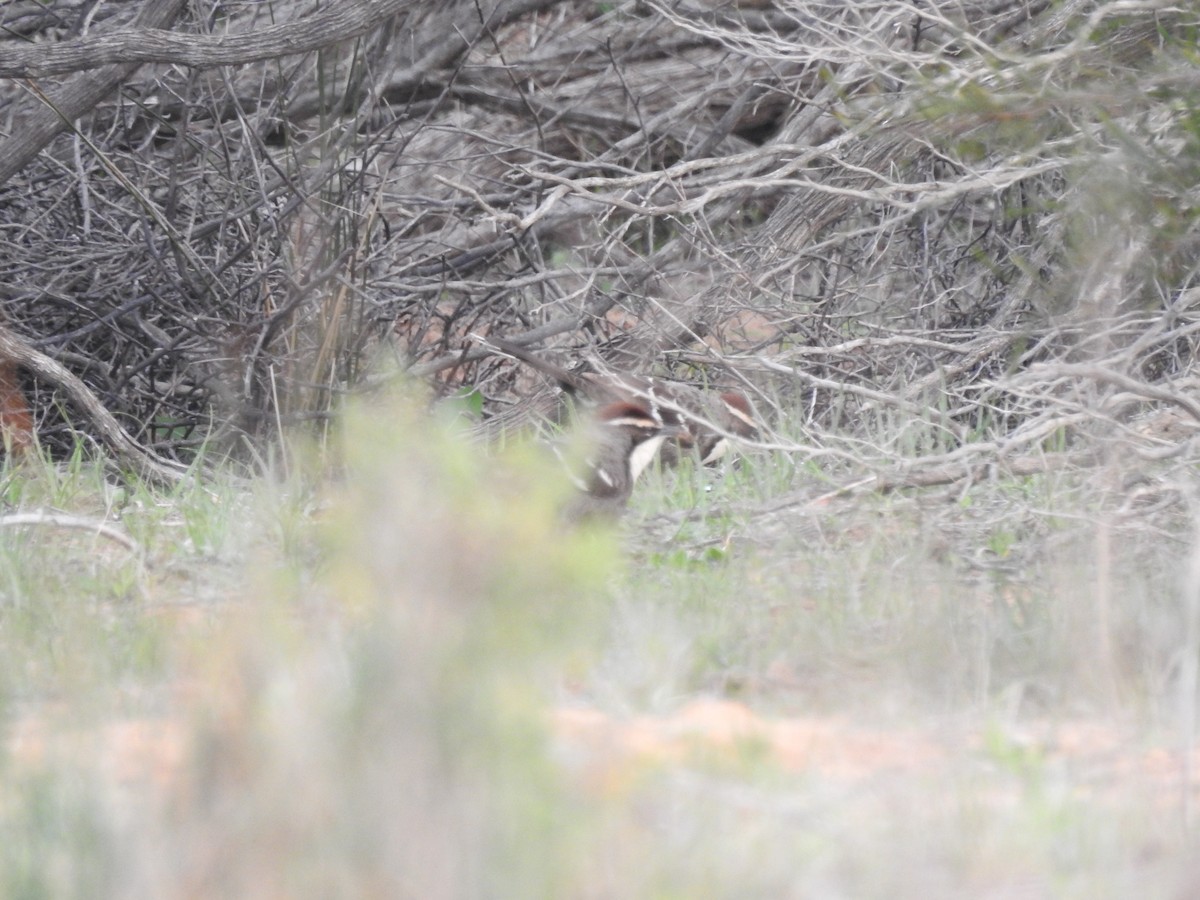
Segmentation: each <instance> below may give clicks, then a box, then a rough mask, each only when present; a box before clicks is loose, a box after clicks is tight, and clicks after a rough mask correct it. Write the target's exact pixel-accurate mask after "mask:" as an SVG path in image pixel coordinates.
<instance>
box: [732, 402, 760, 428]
mask: <svg viewBox="0 0 1200 900" xmlns="http://www.w3.org/2000/svg"><path fill="white" fill-rule="evenodd" d="M725 408H726V409H727V410H729V413H730V415H733V416H735V417H736V418H739V419H741V420H742V421H743V422H745V423H746V424H747V425H749V426H750V427H751V428H754V429H757V428H758V423H757V422H755V421H754V419H753V418H751V417H750V416H748V415H747V414H746V413H745V412H743V411H742V410H740V409H738V408H737V407H736V406H734V405H733V404H732V403H726V404H725Z"/></svg>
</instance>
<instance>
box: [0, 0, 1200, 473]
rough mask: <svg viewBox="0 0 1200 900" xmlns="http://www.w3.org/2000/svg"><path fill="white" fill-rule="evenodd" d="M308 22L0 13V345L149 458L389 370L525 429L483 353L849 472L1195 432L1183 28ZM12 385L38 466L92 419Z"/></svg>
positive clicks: (912, 14) (773, 6)
mask: <svg viewBox="0 0 1200 900" xmlns="http://www.w3.org/2000/svg"><path fill="white" fill-rule="evenodd" d="M337 10H338V17H331V18H329V19H328V20H326V19H320V20H318V21H317V25H319V26H320V27H319V28H315V29H314V27H312V26H313V17H319V16H322V15H327V14H328V10H324V9H323V6H322V5H320V4H312V5H310V4H308V3H302V2H289V0H263V2H247V3H230V2H220V3H218V2H213V0H193V2H192V3H190V4H189V5H187V6H186V7H185V6H184V4H182V3H181V2H179V0H144V2H142V0H139V2H133V0H128V2H115V0H114V2H109V3H105V4H100V5H96V4H93V3H90V2H83V0H58V2H52V3H43V2H15V3H9V4H5V5H4V6H3V7H2V8H0V26H3V28H2V30H0V74H4V75H7V76H10V79H11V80H9V81H6V82H0V88H2V90H0V111H2V117H0V123H2V124H0V127H2V128H3V134H4V140H3V149H2V150H0V160H8V161H9V163H8V165H9V169H15V170H14V171H12V172H11V173H9V174H7V177H6V179H5V180H4V181H3V183H2V184H0V302H2V303H3V317H4V323H5V324H4V325H3V326H2V327H6V328H9V329H11V331H12V332H13V333H14V334H15V335H18V336H20V337H21V338H22V339H23V340H24V342H25V343H26V344H28V345H30V346H31V347H32V348H33V349H34V350H37V351H40V352H41V353H43V354H45V355H46V356H47V357H49V358H51V359H53V360H55V361H57V362H59V363H61V364H62V365H64V366H66V367H67V368H68V369H69V370H71V371H73V372H74V373H76V374H77V375H78V376H80V377H81V378H82V379H83V380H84V382H85V383H86V384H87V385H89V386H90V388H91V389H92V390H93V391H94V392H95V394H96V395H97V396H98V398H99V399H100V400H101V402H102V403H103V404H104V405H105V406H106V407H107V408H108V409H110V410H111V411H113V412H114V413H116V414H117V416H118V418H119V419H120V420H121V421H122V422H123V423H124V425H125V427H126V428H127V429H128V430H129V431H130V432H131V433H132V434H133V435H134V436H135V437H136V439H137V440H138V441H140V442H141V443H142V444H143V445H144V446H147V447H152V448H154V449H155V450H156V451H157V452H159V453H161V454H163V455H166V456H173V457H176V458H186V457H187V455H188V454H189V453H190V452H191V450H192V449H193V448H194V447H196V446H197V445H199V444H201V443H208V444H210V445H214V446H218V447H236V446H238V445H239V443H240V442H241V441H242V439H243V438H244V437H245V436H247V435H248V436H251V437H259V436H262V435H264V434H269V433H271V432H272V431H273V430H274V429H276V428H277V427H278V426H279V425H280V424H281V423H282V424H287V423H293V422H298V421H318V422H319V421H323V420H324V419H325V417H326V416H327V415H328V413H329V412H330V411H331V410H332V409H333V408H335V407H336V404H337V400H338V398H339V397H340V396H341V395H343V394H344V392H346V391H348V390H353V389H355V388H357V387H359V386H361V383H362V381H363V379H364V373H367V372H369V371H370V364H375V363H379V362H380V361H381V359H386V358H394V359H396V360H398V361H399V362H400V364H401V365H402V366H403V367H405V368H408V369H409V370H410V371H411V372H412V373H414V374H416V375H418V376H420V377H422V378H426V379H428V380H430V381H431V383H433V384H434V385H435V387H436V389H437V390H438V391H439V392H441V393H443V394H446V393H454V392H461V391H463V390H474V391H476V393H475V394H474V395H473V396H474V397H475V398H476V400H477V401H478V404H477V405H479V406H480V407H481V414H482V415H483V416H484V417H485V418H488V419H489V420H491V421H497V422H506V423H509V422H512V421H519V420H520V419H521V418H522V417H523V416H525V415H526V414H527V413H528V412H529V411H530V410H532V409H535V408H536V406H537V404H536V402H534V401H536V400H537V399H538V397H537V395H538V392H539V391H540V390H542V389H543V387H542V386H541V385H539V384H538V383H537V382H536V381H534V380H533V379H531V378H530V377H529V376H527V375H526V374H524V373H521V372H520V371H519V369H518V368H517V367H516V366H515V365H513V364H512V363H511V362H510V361H508V360H504V359H497V358H496V357H494V356H490V355H488V354H487V353H486V351H484V350H483V349H481V348H480V347H479V345H478V342H477V340H476V337H477V336H479V335H486V334H488V333H493V332H494V333H500V334H504V335H506V336H508V337H510V338H512V337H515V338H517V339H520V340H527V341H529V342H530V343H532V344H537V345H540V346H544V347H546V348H548V349H549V350H550V352H552V353H558V354H559V355H560V357H561V358H565V359H573V358H576V357H578V356H580V355H585V356H587V357H588V358H590V359H592V360H593V361H594V362H595V361H603V362H607V363H610V364H613V365H620V366H624V367H632V368H636V369H641V370H653V371H657V372H665V373H668V374H673V375H676V376H678V377H683V378H689V379H695V380H706V381H718V382H736V383H739V384H741V385H742V387H743V389H745V390H747V391H749V392H751V393H752V394H753V395H754V397H755V398H756V400H757V402H758V404H759V406H760V408H761V409H762V411H763V412H764V414H765V415H766V417H767V418H768V419H769V420H772V421H776V422H778V421H780V418H779V417H780V415H781V414H784V413H786V415H787V421H788V422H790V423H791V427H789V429H787V431H786V434H782V435H780V436H779V439H778V440H776V441H775V442H774V443H776V444H777V445H782V446H790V447H792V448H793V449H796V450H797V452H805V451H806V450H812V449H813V448H816V447H820V448H822V452H824V453H826V454H831V455H832V456H834V457H837V458H841V459H846V460H852V461H856V462H865V463H868V464H870V465H872V466H874V467H878V466H879V465H881V464H887V463H893V462H897V461H900V460H905V459H909V460H911V459H912V458H914V457H916V456H918V455H919V456H921V457H922V458H923V459H925V460H927V461H928V464H929V465H931V466H943V467H944V466H946V465H951V466H958V465H960V464H962V465H965V466H967V467H968V468H969V467H970V466H973V465H975V464H976V463H977V462H978V463H983V462H986V463H988V464H991V463H993V462H995V461H997V460H999V461H1008V462H1014V461H1016V462H1019V463H1021V464H1023V465H1026V466H1029V465H1030V464H1031V463H1030V459H1031V458H1034V457H1036V458H1038V459H1042V460H1045V459H1049V457H1047V456H1044V453H1045V452H1046V451H1047V450H1048V449H1055V450H1062V451H1070V452H1071V453H1073V454H1074V455H1073V456H1071V459H1072V460H1074V461H1081V460H1084V459H1094V458H1096V457H1097V454H1098V451H1099V450H1100V449H1101V448H1102V447H1105V446H1111V442H1112V441H1113V440H1114V439H1117V440H1119V442H1120V445H1121V446H1122V447H1128V446H1132V447H1134V448H1135V449H1137V450H1138V451H1139V452H1140V453H1142V454H1143V455H1151V456H1159V457H1162V456H1172V455H1178V454H1179V453H1180V450H1181V449H1182V448H1184V447H1186V444H1181V443H1180V442H1179V440H1178V437H1179V436H1180V435H1182V434H1188V433H1190V432H1191V430H1192V429H1194V427H1195V426H1196V425H1197V424H1200V404H1197V402H1196V401H1194V400H1192V399H1190V398H1191V397H1192V396H1193V395H1194V393H1195V391H1194V390H1193V389H1194V387H1195V384H1196V381H1195V378H1196V374H1195V363H1194V358H1195V342H1196V332H1197V328H1198V326H1200V315H1198V313H1197V310H1196V307H1197V302H1196V301H1197V300H1198V299H1200V293H1198V292H1197V285H1196V275H1197V260H1198V259H1200V255H1198V253H1197V249H1198V241H1197V238H1198V229H1197V211H1198V210H1200V191H1198V190H1197V184H1198V183H1200V177H1198V176H1200V60H1198V58H1197V53H1196V46H1197V26H1198V24H1200V14H1197V13H1196V12H1195V11H1194V10H1192V9H1190V8H1185V7H1184V6H1180V5H1173V4H1170V3H1165V2H1144V3H1140V2H1101V0H1065V2H1056V3H1051V2H1042V0H924V2H911V3H904V2H864V3H843V2H827V3H822V2H804V3H799V2H788V0H754V2H750V0H744V2H740V3H739V2H734V3H729V2H720V3H718V2H710V0H659V2H655V0H617V2H588V0H570V2H563V0H560V2H556V0H451V2H443V3H428V2H425V3H421V2H411V0H409V2H403V0H392V2H390V3H386V4H379V3H375V4H372V3H367V2H365V0H359V2H353V3H352V2H346V3H343V4H338V5H337ZM383 13H386V14H387V15H386V16H383ZM137 16H141V20H137V19H136V18H135V17H137ZM155 16H157V17H158V18H157V19H155V18H153V17H155ZM373 16H374V18H373ZM381 16H382V18H381ZM164 17H165V18H167V19H169V21H168V22H163V21H162V19H163V18H164ZM146 22H150V23H151V24H158V25H161V26H164V27H169V28H170V30H171V35H165V36H164V35H161V34H159V33H157V32H150V33H148V34H147V36H144V38H143V39H142V40H139V39H138V38H137V36H136V35H133V36H128V35H125V36H122V35H123V34H124V32H125V31H127V30H128V29H136V28H142V27H145V24H146ZM289 29H293V30H291V31H289ZM339 29H341V30H339ZM314 33H318V34H319V33H325V34H328V35H329V36H330V38H331V39H332V38H335V37H343V38H345V39H343V40H340V41H338V42H336V43H330V44H328V45H327V46H324V47H322V48H321V49H316V50H311V49H310V50H308V51H307V52H304V53H296V52H294V50H295V49H296V48H297V47H300V46H305V47H308V46H310V45H306V44H303V43H302V40H301V37H300V35H308V36H309V39H310V40H311V36H312V34H314ZM346 35H352V36H350V37H346ZM151 38H153V40H152V39H151ZM47 46H52V47H53V48H54V51H55V52H54V54H53V56H49V55H46V54H44V53H39V52H33V51H34V50H35V49H36V48H45V47H47ZM135 50H136V53H135V52H134V51H135ZM238 53H243V54H245V55H244V56H241V57H239V56H237V54H238ZM123 54H124V55H123ZM131 57H132V58H131ZM263 57H268V58H265V59H264V58H263ZM234 59H254V60H255V61H254V62H248V63H246V64H242V65H230V64H228V63H229V62H230V61H231V60H234ZM172 61H179V63H180V64H173V62H172ZM137 62H145V64H143V65H141V66H140V67H138V66H137V65H136V63H137ZM184 62H186V65H185V64H182V63H184ZM218 62H221V63H223V64H220V65H218V64H217V63H218ZM101 64H103V67H102V68H96V66H99V65H101ZM72 71H75V72H76V74H74V75H70V74H67V73H70V72H72ZM17 76H28V77H17ZM72 79H74V80H72ZM107 81H111V82H112V84H113V85H114V86H113V87H112V88H111V89H109V90H107V91H106V92H104V94H103V98H102V99H100V100H99V102H95V103H93V104H92V105H91V106H89V107H88V108H87V109H86V110H81V111H75V110H74V109H67V110H66V112H64V104H66V103H68V102H69V101H70V100H72V99H73V98H74V99H75V100H76V101H78V100H79V97H80V96H81V94H80V93H79V92H80V91H82V87H81V86H88V87H90V88H91V90H93V91H96V90H97V87H96V86H97V85H103V84H105V83H107ZM116 85H119V86H116ZM73 91H74V92H75V93H73ZM66 120H69V124H68V123H67V121H66ZM47 131H57V132H58V136H57V137H55V138H54V139H53V140H51V141H49V143H44V146H43V148H42V150H41V152H40V154H38V155H37V156H36V157H32V156H31V157H30V158H29V160H28V161H22V160H23V157H22V156H21V153H27V152H28V144H29V142H30V135H37V134H42V133H43V132H47ZM35 149H36V148H35ZM14 160H15V161H16V163H14V162H13V161H14ZM4 171H7V170H3V169H0V172H4ZM26 371H27V378H28V379H29V380H28V381H27V387H29V388H30V389H31V390H32V391H33V393H32V397H33V405H34V408H35V412H36V413H37V414H38V415H39V416H40V418H41V420H42V426H43V427H42V433H43V435H44V436H48V437H49V439H50V440H51V441H53V440H54V434H55V433H56V432H55V428H56V427H59V428H61V427H62V425H61V423H63V422H70V423H71V424H73V425H75V426H82V427H84V428H85V429H86V428H87V427H88V426H87V423H86V422H84V421H78V420H77V419H79V418H80V417H79V416H78V415H77V414H76V415H75V416H74V417H73V416H72V408H71V406H70V405H69V404H68V405H66V406H64V405H62V404H56V403H54V402H52V394H51V389H52V388H53V385H51V384H47V383H45V382H44V381H41V382H38V383H34V382H35V381H36V379H33V378H32V377H31V376H29V375H28V369H27V370H26ZM55 423H60V424H59V425H58V426H56V425H55ZM797 440H798V441H799V442H798V443H797ZM1185 455H1186V454H1185Z"/></svg>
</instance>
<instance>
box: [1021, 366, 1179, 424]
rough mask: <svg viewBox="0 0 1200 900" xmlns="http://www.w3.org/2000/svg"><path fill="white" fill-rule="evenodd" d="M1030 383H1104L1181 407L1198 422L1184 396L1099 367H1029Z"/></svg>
mask: <svg viewBox="0 0 1200 900" xmlns="http://www.w3.org/2000/svg"><path fill="white" fill-rule="evenodd" d="M1027 377H1028V379H1030V380H1034V381H1037V382H1042V381H1044V380H1045V379H1046V378H1047V377H1051V378H1053V377H1058V378H1076V379H1077V378H1087V379H1091V380H1092V381H1098V382H1104V383H1107V384H1111V385H1113V386H1114V387H1118V388H1121V389H1122V390H1125V391H1129V392H1130V393H1133V394H1138V395H1140V396H1142V397H1146V398H1147V399H1150V400H1162V401H1164V402H1167V403H1173V404H1175V405H1176V406H1179V407H1181V408H1182V409H1183V410H1184V411H1185V412H1186V413H1187V414H1188V415H1190V416H1191V417H1192V418H1193V419H1195V420H1196V421H1197V422H1200V402H1197V401H1195V400H1193V399H1192V398H1191V397H1188V396H1187V395H1185V394H1181V393H1178V392H1177V391H1172V390H1168V389H1167V388H1162V387H1159V386H1158V385H1155V384H1150V383H1148V382H1145V381H1139V380H1138V379H1136V378H1133V377H1131V376H1129V375H1126V374H1124V373H1123V372H1117V371H1114V370H1113V369H1106V368H1104V367H1103V366H1098V365H1090V364H1086V363H1082V364H1081V363H1045V364H1042V365H1037V366H1031V367H1030V368H1029V370H1028V372H1027Z"/></svg>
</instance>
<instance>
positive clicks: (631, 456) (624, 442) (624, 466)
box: [563, 400, 687, 524]
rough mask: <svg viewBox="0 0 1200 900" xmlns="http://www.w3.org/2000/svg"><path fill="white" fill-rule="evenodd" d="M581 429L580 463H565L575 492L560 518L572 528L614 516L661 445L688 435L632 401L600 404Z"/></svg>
mask: <svg viewBox="0 0 1200 900" xmlns="http://www.w3.org/2000/svg"><path fill="white" fill-rule="evenodd" d="M584 428H585V434H584V435H583V437H584V439H585V440H586V442H587V445H586V446H587V451H586V453H585V455H584V457H583V459H582V464H581V465H576V466H572V465H571V464H570V461H566V462H567V463H568V471H569V472H570V473H571V480H572V481H573V482H574V484H575V487H576V488H577V491H576V492H575V494H574V495H573V496H572V497H571V498H570V500H568V501H567V503H566V505H565V507H564V509H563V518H564V519H565V520H566V521H567V522H570V523H574V524H579V523H583V522H597V521H613V520H615V519H617V518H619V517H620V516H621V514H622V513H623V512H624V511H625V507H626V505H627V504H628V503H629V497H630V495H632V493H633V486H634V484H635V483H636V482H637V480H638V476H639V475H641V474H642V472H644V471H645V470H646V468H647V467H648V466H649V465H650V463H651V462H652V461H653V459H654V455H655V454H656V453H658V452H659V449H660V448H661V447H662V446H663V443H664V442H665V441H666V440H667V439H668V438H678V437H685V436H686V434H687V430H686V429H685V428H684V427H683V426H682V425H675V424H665V423H664V422H663V421H662V419H660V418H659V417H658V416H657V415H655V413H654V411H653V410H652V409H651V408H650V406H649V405H648V404H646V403H644V402H638V401H634V400H616V401H613V402H611V403H606V404H604V405H603V406H601V407H600V408H599V409H597V410H596V411H595V412H594V413H593V414H592V415H591V416H590V417H589V419H588V420H587V422H586V424H585V426H584ZM572 469H575V471H572Z"/></svg>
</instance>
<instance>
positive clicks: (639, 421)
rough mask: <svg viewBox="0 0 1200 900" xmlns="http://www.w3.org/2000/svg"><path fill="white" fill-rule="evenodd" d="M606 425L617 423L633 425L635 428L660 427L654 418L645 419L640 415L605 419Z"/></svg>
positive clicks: (617, 424) (619, 424)
mask: <svg viewBox="0 0 1200 900" xmlns="http://www.w3.org/2000/svg"><path fill="white" fill-rule="evenodd" d="M604 424H605V425H616V426H618V427H620V426H625V425H632V426H633V427H634V428H658V427H659V426H658V423H657V422H655V421H654V420H653V419H643V418H641V417H640V416H639V417H635V416H624V417H622V418H620V419H605V420H604Z"/></svg>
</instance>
